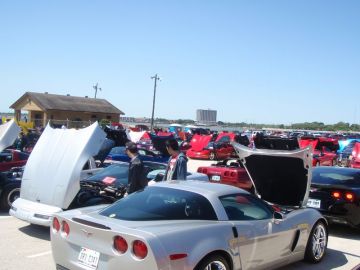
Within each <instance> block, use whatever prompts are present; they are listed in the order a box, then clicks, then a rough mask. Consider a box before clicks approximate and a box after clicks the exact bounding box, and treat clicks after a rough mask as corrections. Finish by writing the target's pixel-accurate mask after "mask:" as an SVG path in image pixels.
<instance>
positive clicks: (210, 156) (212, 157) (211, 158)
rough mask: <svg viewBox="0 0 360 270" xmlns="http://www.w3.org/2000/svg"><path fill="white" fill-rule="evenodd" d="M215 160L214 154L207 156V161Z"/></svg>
mask: <svg viewBox="0 0 360 270" xmlns="http://www.w3.org/2000/svg"><path fill="white" fill-rule="evenodd" d="M215 158H216V156H215V153H214V152H211V153H210V155H209V159H210V160H215Z"/></svg>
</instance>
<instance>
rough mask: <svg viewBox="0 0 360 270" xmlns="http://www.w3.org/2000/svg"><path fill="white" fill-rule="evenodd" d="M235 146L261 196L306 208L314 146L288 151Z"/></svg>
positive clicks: (291, 205) (281, 203)
mask: <svg viewBox="0 0 360 270" xmlns="http://www.w3.org/2000/svg"><path fill="white" fill-rule="evenodd" d="M233 146H234V148H235V150H236V152H237V154H238V155H239V157H240V160H241V162H242V163H243V164H244V167H245V169H246V170H247V172H248V174H249V176H250V179H251V181H252V182H253V184H254V187H255V193H256V194H257V195H258V196H259V197H261V198H262V199H263V200H265V201H268V202H269V203H273V204H278V205H281V206H285V207H302V206H305V205H306V201H307V198H308V195H309V189H310V179H311V164H312V162H311V150H310V147H308V148H305V149H298V150H291V151H290V150H289V151H286V150H269V149H250V148H248V147H245V146H242V145H240V144H238V143H233Z"/></svg>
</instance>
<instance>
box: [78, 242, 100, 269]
mask: <svg viewBox="0 0 360 270" xmlns="http://www.w3.org/2000/svg"><path fill="white" fill-rule="evenodd" d="M99 258H100V253H99V252H97V251H95V250H91V249H88V248H84V247H82V248H81V250H80V254H79V257H78V261H79V263H81V264H82V265H84V266H86V268H87V269H91V270H94V269H96V268H97V266H98V263H99Z"/></svg>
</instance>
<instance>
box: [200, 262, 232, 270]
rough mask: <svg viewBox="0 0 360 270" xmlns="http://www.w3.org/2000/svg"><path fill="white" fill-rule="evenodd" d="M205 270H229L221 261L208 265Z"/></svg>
mask: <svg viewBox="0 0 360 270" xmlns="http://www.w3.org/2000/svg"><path fill="white" fill-rule="evenodd" d="M204 270H227V268H226V266H225V264H223V263H222V262H221V261H213V262H210V263H209V264H208V265H206V266H205V268H204Z"/></svg>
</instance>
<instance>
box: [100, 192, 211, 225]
mask: <svg viewBox="0 0 360 270" xmlns="http://www.w3.org/2000/svg"><path fill="white" fill-rule="evenodd" d="M100 215H103V216H107V217H111V218H115V219H121V220H132V221H145V220H146V221H149V220H217V217H216V214H215V211H214V209H213V207H212V205H211V203H210V202H209V201H208V200H207V199H206V198H205V197H204V196H202V195H199V194H197V193H193V192H189V191H184V190H178V189H172V188H165V187H147V188H145V189H144V190H141V191H138V192H135V193H132V194H131V195H129V196H127V197H125V198H123V199H121V200H119V201H117V202H116V203H114V204H112V205H111V206H109V207H107V208H105V209H104V210H102V211H101V212H100Z"/></svg>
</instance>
